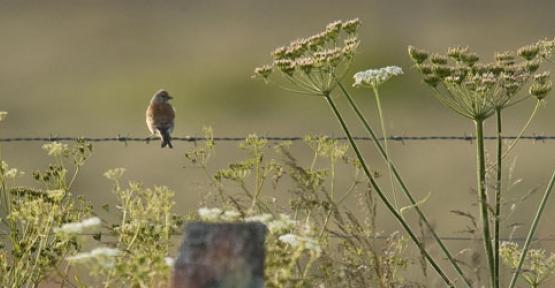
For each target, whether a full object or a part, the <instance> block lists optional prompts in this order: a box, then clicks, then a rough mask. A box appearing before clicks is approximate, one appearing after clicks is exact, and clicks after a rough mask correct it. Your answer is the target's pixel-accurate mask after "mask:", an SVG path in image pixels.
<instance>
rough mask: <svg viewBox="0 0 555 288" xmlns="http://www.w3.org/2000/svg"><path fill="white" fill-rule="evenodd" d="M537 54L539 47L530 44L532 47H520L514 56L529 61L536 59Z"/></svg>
mask: <svg viewBox="0 0 555 288" xmlns="http://www.w3.org/2000/svg"><path fill="white" fill-rule="evenodd" d="M539 52H540V47H539V46H538V45H537V44H532V45H528V46H524V47H521V48H520V49H518V51H517V52H516V54H517V55H518V56H520V57H522V58H524V59H526V60H528V61H530V60H533V59H534V58H536V56H538V53H539Z"/></svg>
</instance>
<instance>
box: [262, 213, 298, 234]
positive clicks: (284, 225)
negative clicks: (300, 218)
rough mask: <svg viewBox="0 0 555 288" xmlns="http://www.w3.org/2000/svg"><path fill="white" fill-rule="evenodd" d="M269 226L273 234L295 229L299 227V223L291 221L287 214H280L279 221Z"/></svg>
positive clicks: (275, 220) (272, 222)
mask: <svg viewBox="0 0 555 288" xmlns="http://www.w3.org/2000/svg"><path fill="white" fill-rule="evenodd" d="M267 225H268V230H270V232H271V233H279V232H283V231H287V230H290V229H293V228H294V227H295V225H297V221H295V220H293V219H291V217H290V216H289V215H287V214H279V217H278V218H277V219H274V220H273V221H271V222H270V223H268V224H267Z"/></svg>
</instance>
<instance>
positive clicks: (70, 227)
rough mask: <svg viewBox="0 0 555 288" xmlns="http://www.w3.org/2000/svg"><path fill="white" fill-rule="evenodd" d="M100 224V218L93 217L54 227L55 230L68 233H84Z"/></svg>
mask: <svg viewBox="0 0 555 288" xmlns="http://www.w3.org/2000/svg"><path fill="white" fill-rule="evenodd" d="M100 224H101V221H100V218H98V217H91V218H87V219H85V220H83V221H81V222H74V223H65V224H63V225H62V227H59V228H54V232H61V233H66V234H77V233H83V232H86V231H90V230H92V229H93V228H96V227H98V226H100Z"/></svg>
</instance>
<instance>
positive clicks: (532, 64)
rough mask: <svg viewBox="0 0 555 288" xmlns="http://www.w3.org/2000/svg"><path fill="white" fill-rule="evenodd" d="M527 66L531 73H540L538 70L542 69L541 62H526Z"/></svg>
mask: <svg viewBox="0 0 555 288" xmlns="http://www.w3.org/2000/svg"><path fill="white" fill-rule="evenodd" d="M525 65H526V70H528V72H529V73H534V72H536V71H538V69H539V68H540V61H539V60H532V61H526V63H525Z"/></svg>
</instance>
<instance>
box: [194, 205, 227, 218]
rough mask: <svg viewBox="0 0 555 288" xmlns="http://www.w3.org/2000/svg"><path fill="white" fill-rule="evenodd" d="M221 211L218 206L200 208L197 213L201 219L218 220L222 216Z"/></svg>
mask: <svg viewBox="0 0 555 288" xmlns="http://www.w3.org/2000/svg"><path fill="white" fill-rule="evenodd" d="M222 214H223V211H222V209H220V208H206V207H203V208H200V209H198V215H199V216H200V219H202V221H218V220H220V217H221V216H222Z"/></svg>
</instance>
